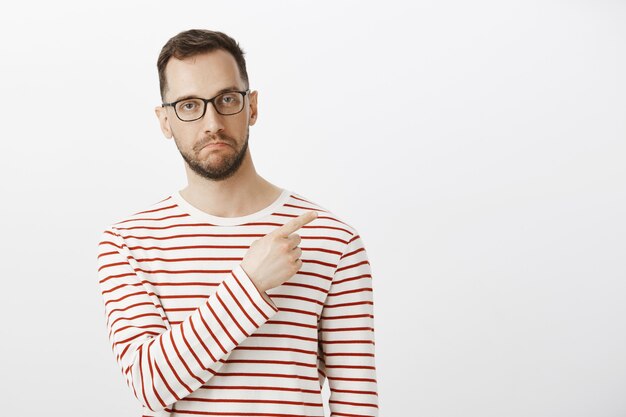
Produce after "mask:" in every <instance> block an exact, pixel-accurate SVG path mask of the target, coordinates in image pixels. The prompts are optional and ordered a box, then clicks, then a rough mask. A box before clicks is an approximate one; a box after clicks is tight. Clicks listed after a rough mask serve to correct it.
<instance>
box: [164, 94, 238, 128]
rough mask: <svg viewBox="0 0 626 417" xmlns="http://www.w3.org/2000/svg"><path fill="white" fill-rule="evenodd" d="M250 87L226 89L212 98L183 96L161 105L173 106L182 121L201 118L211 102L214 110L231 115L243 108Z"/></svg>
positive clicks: (224, 114)
mask: <svg viewBox="0 0 626 417" xmlns="http://www.w3.org/2000/svg"><path fill="white" fill-rule="evenodd" d="M249 92H250V89H248V90H245V91H227V92H225V93H221V94H218V95H216V96H215V97H213V98H200V97H192V98H184V99H182V100H177V101H173V102H171V103H162V104H161V107H166V106H171V107H173V108H174V112H175V113H176V117H178V118H179V119H180V120H181V121H183V122H193V121H194V120H198V119H202V118H203V117H204V114H205V113H206V106H207V105H208V103H211V104H213V107H214V108H215V111H217V112H218V113H219V114H221V115H223V116H231V115H233V114H237V113H239V112H241V111H242V110H243V104H244V98H245V96H246V94H248V93H249Z"/></svg>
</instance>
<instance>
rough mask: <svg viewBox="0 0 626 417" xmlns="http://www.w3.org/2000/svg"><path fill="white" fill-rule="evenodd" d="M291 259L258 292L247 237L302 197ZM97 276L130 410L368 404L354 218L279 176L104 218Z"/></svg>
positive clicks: (336, 410)
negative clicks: (223, 210) (243, 205)
mask: <svg viewBox="0 0 626 417" xmlns="http://www.w3.org/2000/svg"><path fill="white" fill-rule="evenodd" d="M309 210H315V211H317V212H318V217H317V218H316V219H315V220H313V221H312V222H310V223H308V224H307V225H305V226H303V227H302V228H300V229H298V230H297V231H296V233H297V234H299V235H300V237H301V238H302V240H301V242H300V244H299V247H300V248H301V249H302V255H301V258H300V259H301V260H302V267H301V268H300V270H299V272H298V273H296V274H295V275H294V276H292V277H291V278H290V279H289V280H287V281H286V282H284V283H283V284H282V285H280V286H278V287H275V288H272V289H269V290H267V291H266V293H267V295H268V296H269V298H270V299H271V302H269V301H268V300H266V298H264V297H263V296H262V294H261V293H260V291H259V290H258V289H257V287H256V286H255V285H254V283H253V282H252V281H251V280H250V278H249V277H248V276H247V275H246V273H245V271H244V270H243V269H242V268H241V265H240V263H241V261H242V259H243V256H244V255H245V253H246V252H247V250H248V249H249V247H250V245H251V243H252V242H253V241H254V240H256V239H259V238H261V237H263V236H264V235H266V234H267V233H269V232H271V231H272V230H273V229H275V228H277V227H279V226H281V225H283V224H284V223H286V222H287V221H289V220H290V219H292V218H294V217H297V216H299V215H301V214H303V213H304V212H306V211H309ZM97 263H98V280H99V288H100V290H101V293H102V297H103V304H104V315H105V320H106V326H107V329H108V335H109V340H110V342H111V346H112V350H113V354H114V357H115V360H116V361H117V364H118V365H119V368H120V370H121V372H122V374H123V377H124V379H125V381H126V383H127V385H128V386H129V388H130V390H131V392H132V394H133V395H134V396H135V397H136V398H137V400H138V401H139V402H140V403H141V406H142V411H143V414H142V415H143V416H189V415H206V416H259V417H261V416H263V417H274V416H275V417H300V416H324V406H323V402H322V394H321V389H322V387H323V384H324V382H325V381H326V379H328V384H329V390H330V398H329V403H328V407H329V409H330V410H331V415H332V416H338V417H339V416H377V415H378V395H377V382H376V369H375V360H374V359H375V356H374V315H373V293H372V275H371V270H370V264H369V262H368V258H367V254H366V251H365V247H364V245H363V240H362V239H361V238H360V236H359V234H358V233H357V231H356V230H355V228H353V227H351V226H350V225H348V224H346V223H345V222H343V221H341V220H340V219H339V218H338V217H337V216H335V215H334V214H332V213H331V212H329V211H328V210H324V209H322V207H320V206H319V205H317V204H315V203H313V202H311V201H310V200H307V199H306V198H304V197H302V196H301V195H299V194H296V193H294V192H292V191H289V190H287V189H283V192H282V194H281V195H280V197H278V199H276V200H275V201H274V202H273V203H272V204H271V205H269V206H267V207H266V208H264V209H262V210H260V211H258V212H256V213H253V214H250V215H246V216H241V217H217V216H213V215H210V214H208V213H205V212H203V211H201V210H199V209H198V208H196V207H194V206H192V205H191V204H190V203H188V202H187V201H186V200H184V199H183V197H182V196H181V195H180V193H179V192H178V191H176V192H174V193H173V194H171V195H170V196H168V197H167V198H165V199H163V200H161V201H159V202H158V203H154V204H153V205H152V206H151V207H149V208H148V209H146V210H144V211H140V212H138V213H135V214H132V215H129V216H127V217H126V218H124V219H123V220H121V221H119V222H117V223H114V224H112V225H111V226H109V227H107V228H106V230H104V232H103V233H102V235H101V238H100V242H99V245H98V260H97Z"/></svg>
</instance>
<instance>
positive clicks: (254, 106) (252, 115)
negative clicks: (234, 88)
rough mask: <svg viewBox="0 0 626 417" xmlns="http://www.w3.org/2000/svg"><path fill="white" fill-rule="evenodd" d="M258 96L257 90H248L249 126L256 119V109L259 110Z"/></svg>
mask: <svg viewBox="0 0 626 417" xmlns="http://www.w3.org/2000/svg"><path fill="white" fill-rule="evenodd" d="M258 96H259V92H258V91H256V90H255V91H251V92H250V121H249V122H248V124H249V125H250V126H252V125H254V124H255V123H256V119H257V117H258V111H259V108H258V106H257V98H258Z"/></svg>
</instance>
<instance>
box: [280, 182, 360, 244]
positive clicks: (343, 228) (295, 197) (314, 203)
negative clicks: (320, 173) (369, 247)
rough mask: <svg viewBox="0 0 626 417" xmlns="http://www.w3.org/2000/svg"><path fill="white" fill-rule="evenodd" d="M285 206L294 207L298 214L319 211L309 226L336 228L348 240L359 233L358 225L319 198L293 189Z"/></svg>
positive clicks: (295, 212)
mask: <svg viewBox="0 0 626 417" xmlns="http://www.w3.org/2000/svg"><path fill="white" fill-rule="evenodd" d="M285 207H287V208H289V209H293V211H294V214H295V215H298V216H299V215H300V214H302V213H305V212H306V211H308V210H315V211H317V219H315V220H313V221H312V222H311V223H309V226H312V227H316V226H317V227H326V228H329V229H334V230H336V231H337V232H340V233H342V234H343V235H344V236H343V237H344V238H346V239H347V240H352V239H353V238H355V237H357V236H358V235H359V233H358V231H357V229H356V227H355V226H354V225H353V224H352V223H351V222H348V220H347V218H345V216H343V215H341V214H337V213H336V212H335V211H334V210H332V209H331V208H330V207H331V206H329V205H327V204H326V203H323V204H322V203H321V202H319V201H318V200H317V199H312V198H309V197H308V196H304V195H302V194H299V193H296V192H294V191H291V194H290V197H289V199H288V200H287V202H286V203H285Z"/></svg>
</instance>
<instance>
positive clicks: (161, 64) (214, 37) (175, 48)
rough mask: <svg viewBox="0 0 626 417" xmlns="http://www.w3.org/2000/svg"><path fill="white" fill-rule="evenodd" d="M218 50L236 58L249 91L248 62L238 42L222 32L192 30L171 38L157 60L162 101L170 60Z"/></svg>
mask: <svg viewBox="0 0 626 417" xmlns="http://www.w3.org/2000/svg"><path fill="white" fill-rule="evenodd" d="M216 49H223V50H225V51H226V52H229V53H230V54H231V55H232V56H233V57H234V58H235V61H236V62H237V66H238V67H239V73H240V74H241V79H242V80H243V82H244V85H245V89H248V88H249V86H250V85H249V82H248V71H247V70H246V60H245V59H244V57H243V55H244V52H243V50H242V49H241V48H240V47H239V44H238V43H237V41H235V40H234V39H233V38H231V37H230V36H228V35H226V34H225V33H222V32H217V31H212V30H207V29H190V30H186V31H184V32H180V33H179V34H178V35H176V36H174V37H172V38H170V40H168V41H167V43H166V44H165V45H163V48H162V49H161V53H160V54H159V59H158V60H157V69H158V70H159V87H160V90H161V99H164V97H165V91H166V90H167V80H166V79H165V66H166V65H167V62H168V61H169V60H170V58H172V57H174V58H176V59H184V58H189V57H192V56H195V55H198V54H201V53H204V52H210V51H214V50H216Z"/></svg>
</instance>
